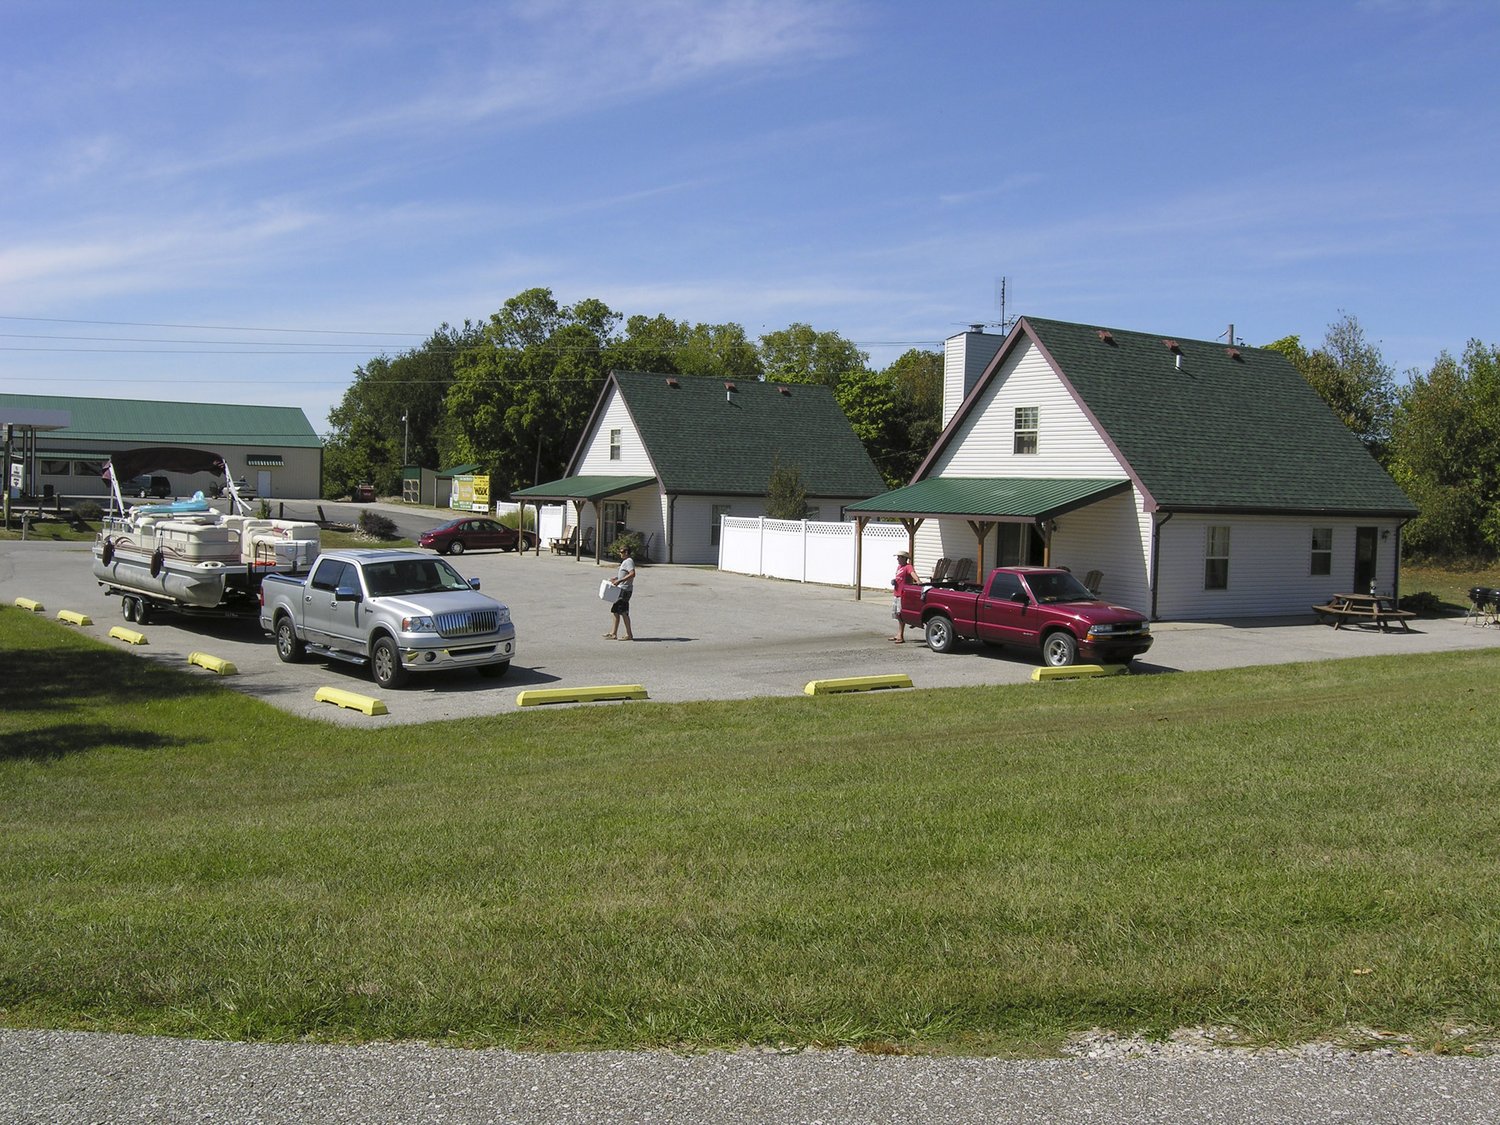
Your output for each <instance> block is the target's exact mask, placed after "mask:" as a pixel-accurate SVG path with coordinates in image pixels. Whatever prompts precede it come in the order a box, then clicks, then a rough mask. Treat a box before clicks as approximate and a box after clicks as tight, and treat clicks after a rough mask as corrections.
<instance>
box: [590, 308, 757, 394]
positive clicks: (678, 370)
mask: <svg viewBox="0 0 1500 1125" xmlns="http://www.w3.org/2000/svg"><path fill="white" fill-rule="evenodd" d="M610 366H611V367H615V368H622V369H627V370H633V371H659V372H661V373H662V374H673V375H707V376H712V377H714V378H718V379H759V378H760V377H761V362H760V353H759V352H758V351H756V348H755V345H754V344H752V343H751V342H750V341H749V339H748V338H747V337H746V336H745V329H744V328H743V327H742V326H740V325H738V324H694V325H689V324H688V322H687V321H685V320H680V321H679V320H673V319H672V318H671V317H668V316H664V315H660V314H658V315H657V316H641V315H637V316H632V317H630V318H629V319H628V320H627V321H626V322H625V334H624V337H623V338H622V339H620V340H618V341H617V342H616V343H615V344H614V345H613V346H612V347H611V349H610Z"/></svg>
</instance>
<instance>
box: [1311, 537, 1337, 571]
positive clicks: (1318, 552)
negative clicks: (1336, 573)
mask: <svg viewBox="0 0 1500 1125" xmlns="http://www.w3.org/2000/svg"><path fill="white" fill-rule="evenodd" d="M1307 573H1309V574H1312V575H1325V574H1332V573H1333V528H1331V527H1315V528H1313V529H1312V556H1311V559H1310V561H1309V563H1308V569H1307Z"/></svg>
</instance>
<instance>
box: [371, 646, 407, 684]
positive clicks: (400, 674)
mask: <svg viewBox="0 0 1500 1125" xmlns="http://www.w3.org/2000/svg"><path fill="white" fill-rule="evenodd" d="M370 674H371V675H372V676H374V677H375V684H376V686H377V687H382V688H390V689H394V688H398V687H400V686H401V685H402V684H404V683H405V682H406V668H405V666H403V665H402V663H401V650H400V649H398V648H397V647H396V642H395V641H393V640H391V638H390V637H381V638H380V639H379V640H378V641H376V642H375V647H374V648H372V649H371V650H370Z"/></svg>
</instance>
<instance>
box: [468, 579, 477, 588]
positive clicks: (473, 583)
mask: <svg viewBox="0 0 1500 1125" xmlns="http://www.w3.org/2000/svg"><path fill="white" fill-rule="evenodd" d="M469 589H471V590H477V589H479V579H477V578H471V579H469Z"/></svg>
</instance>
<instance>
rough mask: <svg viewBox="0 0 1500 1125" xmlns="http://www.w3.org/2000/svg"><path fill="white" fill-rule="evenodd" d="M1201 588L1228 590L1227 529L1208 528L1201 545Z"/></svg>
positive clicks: (1224, 527) (1225, 527)
mask: <svg viewBox="0 0 1500 1125" xmlns="http://www.w3.org/2000/svg"><path fill="white" fill-rule="evenodd" d="M1203 588H1204V589H1205V590H1227V589H1229V528H1228V527H1227V526H1223V527H1210V528H1208V532H1207V535H1206V536H1205V538H1204V545H1203Z"/></svg>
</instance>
